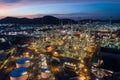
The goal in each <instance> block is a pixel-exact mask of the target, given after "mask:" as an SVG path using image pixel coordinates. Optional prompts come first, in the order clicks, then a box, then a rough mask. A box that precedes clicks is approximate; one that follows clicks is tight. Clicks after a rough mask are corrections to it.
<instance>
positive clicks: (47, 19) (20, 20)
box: [0, 15, 120, 25]
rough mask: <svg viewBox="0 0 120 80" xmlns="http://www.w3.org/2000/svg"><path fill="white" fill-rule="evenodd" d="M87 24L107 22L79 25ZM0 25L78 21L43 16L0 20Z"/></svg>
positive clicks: (86, 21)
mask: <svg viewBox="0 0 120 80" xmlns="http://www.w3.org/2000/svg"><path fill="white" fill-rule="evenodd" d="M88 22H92V23H93V22H109V20H92V19H84V20H80V23H88ZM1 23H14V24H54V25H58V24H76V23H78V21H75V20H72V19H66V18H65V19H59V18H57V17H54V16H49V15H48V16H44V17H42V18H33V19H29V18H17V17H5V18H3V19H1V20H0V24H1ZM112 23H120V20H112Z"/></svg>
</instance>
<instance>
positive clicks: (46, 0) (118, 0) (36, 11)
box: [0, 0, 120, 19]
mask: <svg viewBox="0 0 120 80" xmlns="http://www.w3.org/2000/svg"><path fill="white" fill-rule="evenodd" d="M44 15H53V16H56V17H67V18H69V17H71V18H74V17H80V18H92V19H93V18H96V19H108V18H110V17H112V18H114V19H120V0H0V18H3V17H6V16H13V17H28V18H35V17H42V16H44Z"/></svg>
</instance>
